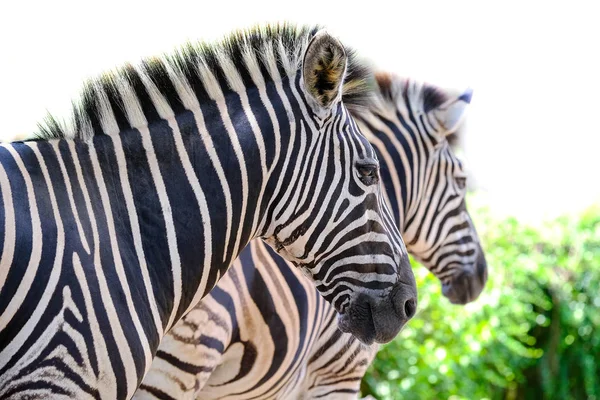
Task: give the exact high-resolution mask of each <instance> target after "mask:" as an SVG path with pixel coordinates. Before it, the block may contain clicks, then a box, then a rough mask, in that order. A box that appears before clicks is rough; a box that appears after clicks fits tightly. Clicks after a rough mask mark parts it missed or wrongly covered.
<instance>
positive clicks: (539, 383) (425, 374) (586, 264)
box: [362, 207, 600, 400]
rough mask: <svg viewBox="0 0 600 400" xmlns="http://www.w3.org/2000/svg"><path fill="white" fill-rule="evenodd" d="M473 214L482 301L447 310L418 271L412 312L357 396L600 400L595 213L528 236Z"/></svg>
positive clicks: (599, 256) (599, 241)
mask: <svg viewBox="0 0 600 400" xmlns="http://www.w3.org/2000/svg"><path fill="white" fill-rule="evenodd" d="M472 213H473V214H474V217H475V223H476V226H477V228H478V230H479V233H480V236H481V239H482V243H483V246H484V249H485V251H486V258H487V262H488V267H489V278H488V283H487V286H486V289H485V290H484V293H482V295H481V297H480V298H479V299H478V300H477V301H476V302H475V303H472V304H469V305H467V306H465V307H460V306H453V305H451V304H450V303H449V302H448V301H447V300H446V299H445V298H444V297H443V296H442V294H441V289H440V287H439V283H438V281H437V280H436V279H435V278H434V277H433V276H431V274H428V273H427V271H426V270H425V268H423V267H420V266H417V268H415V273H416V275H417V283H418V285H419V310H420V311H419V312H418V314H417V316H416V317H415V318H414V319H413V320H412V321H411V322H410V323H409V325H408V326H407V327H406V328H405V329H404V331H403V332H402V333H401V334H400V335H399V337H398V338H397V339H396V340H395V341H394V342H392V343H390V344H388V345H386V346H383V347H382V349H381V350H380V352H379V354H378V356H377V359H376V360H375V361H374V363H373V365H372V366H371V368H370V369H369V371H368V373H367V375H366V376H365V378H364V380H363V384H362V393H363V395H368V394H370V395H372V396H374V397H375V398H377V399H382V400H383V399H419V400H420V399H453V400H455V399H469V400H470V399H540V398H547V399H590V400H592V399H599V400H600V328H599V327H600V207H594V208H591V209H589V210H587V211H586V212H584V213H582V214H581V215H578V216H569V217H562V218H558V219H556V220H553V221H551V222H548V223H545V224H543V225H541V226H538V227H535V228H534V227H530V226H523V225H521V224H519V223H518V221H517V220H516V219H514V218H509V219H505V220H498V219H494V218H493V217H491V214H490V213H489V211H487V210H486V209H484V208H481V207H478V208H476V210H474V212H473V211H472Z"/></svg>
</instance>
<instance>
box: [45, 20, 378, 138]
mask: <svg viewBox="0 0 600 400" xmlns="http://www.w3.org/2000/svg"><path fill="white" fill-rule="evenodd" d="M319 29H320V27H319V26H307V25H303V26H296V25H294V24H289V23H283V24H275V25H264V26H255V27H253V28H249V29H246V30H238V31H235V32H233V33H231V34H230V35H228V36H226V37H225V38H223V39H222V40H221V41H219V42H215V43H205V42H197V43H191V42H189V43H187V44H185V45H183V46H180V47H179V48H177V49H175V50H174V51H173V52H171V53H170V54H164V55H162V56H160V57H151V58H147V59H145V60H143V61H142V62H141V63H140V65H139V66H131V65H124V66H122V67H120V68H116V69H114V70H112V71H111V72H108V73H104V74H102V75H100V76H99V77H96V78H93V79H90V80H88V81H87V82H86V83H85V84H84V86H83V89H82V91H81V95H80V96H79V99H78V100H76V101H75V102H74V103H73V104H74V105H73V111H72V114H73V115H72V120H71V121H70V123H69V124H67V125H65V124H63V123H61V122H59V120H58V119H56V118H54V117H53V116H50V115H49V116H48V117H47V119H46V121H44V122H43V123H42V124H40V126H39V132H38V133H37V135H36V136H37V137H38V138H40V139H54V138H77V139H83V140H88V139H91V137H92V136H93V135H95V134H97V133H98V132H102V128H103V126H104V125H106V123H105V121H103V119H102V118H103V116H105V115H106V114H107V112H106V111H107V110H106V108H107V106H109V107H111V108H112V109H113V110H114V109H116V108H122V107H123V105H124V104H125V103H127V102H131V100H132V98H133V97H136V101H135V103H139V105H140V106H141V108H142V109H146V108H145V107H144V106H145V105H149V106H150V108H156V107H155V105H156V101H157V99H158V97H159V96H160V97H162V98H163V99H162V101H159V104H163V105H164V104H168V105H169V106H170V107H171V108H173V110H174V112H175V113H177V111H178V109H180V110H181V109H185V108H186V106H189V104H190V103H194V102H195V101H196V100H197V102H199V103H202V102H203V101H208V100H211V99H212V100H214V98H215V97H216V96H217V97H218V96H222V95H223V94H224V93H227V91H239V90H243V89H244V88H246V87H251V86H257V85H264V84H265V83H266V82H273V81H275V82H276V81H280V80H282V79H283V78H285V77H292V76H294V75H296V74H297V73H298V71H299V69H300V68H301V64H302V59H303V54H304V52H305V49H306V46H307V45H308V43H309V41H310V39H311V38H312V37H313V36H314V35H315V34H316V33H317V31H318V30H319ZM346 54H347V55H348V68H347V75H346V78H345V80H344V86H343V88H342V93H343V95H344V100H345V101H348V102H349V103H350V104H352V105H360V104H364V103H365V99H367V98H369V97H370V95H371V93H370V91H371V88H372V87H373V85H372V83H373V82H374V80H373V78H372V75H371V69H370V67H369V66H368V65H367V64H366V63H365V62H364V61H362V60H359V58H358V57H356V55H355V52H354V51H353V50H352V49H349V48H346ZM182 84H183V86H185V87H184V89H186V90H185V91H186V93H187V94H188V95H189V94H191V93H193V95H194V96H195V97H196V98H195V99H194V101H189V99H182V98H181V93H182V89H181V88H182ZM189 88H193V90H188V89H189ZM124 96H125V97H126V98H127V99H125V98H124ZM161 108H164V107H161ZM157 111H160V110H157ZM155 114H156V115H155V116H152V114H150V115H146V123H147V124H150V123H152V122H153V118H156V119H160V118H161V117H162V116H164V113H161V112H157V113H155ZM126 117H127V115H125V116H124V117H123V118H122V119H121V120H119V121H118V122H119V126H121V127H126V128H129V127H131V128H137V127H138V126H136V124H137V123H139V121H140V119H138V118H135V119H133V120H131V119H128V118H126ZM97 121H100V122H98V126H96V125H95V124H96V122H97ZM91 125H93V126H91ZM111 126H114V124H111Z"/></svg>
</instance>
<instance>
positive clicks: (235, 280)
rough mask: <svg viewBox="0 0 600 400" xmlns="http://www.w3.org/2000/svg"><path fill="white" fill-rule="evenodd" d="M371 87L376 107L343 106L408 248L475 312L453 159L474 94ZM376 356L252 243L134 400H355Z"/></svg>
mask: <svg viewBox="0 0 600 400" xmlns="http://www.w3.org/2000/svg"><path fill="white" fill-rule="evenodd" d="M375 82H376V86H375V89H374V96H372V98H371V99H370V104H368V105H364V104H362V105H359V107H357V105H356V104H354V107H352V106H353V103H352V99H345V100H344V101H345V103H346V105H347V106H348V107H349V108H350V110H351V112H352V113H353V116H354V118H355V120H356V121H357V123H358V125H359V127H360V129H361V131H362V132H363V133H364V134H365V135H366V137H367V138H368V139H369V141H370V142H371V144H373V146H374V148H375V150H376V152H377V156H378V158H379V159H380V162H381V170H380V174H381V179H382V182H383V183H384V187H385V188H386V198H387V202H388V203H389V205H390V207H391V209H392V210H393V212H394V219H395V221H396V222H397V224H398V227H399V228H400V232H401V234H402V236H403V238H404V239H405V240H406V243H407V248H408V250H409V252H411V253H412V254H413V256H415V258H417V259H418V260H420V262H421V263H422V264H424V265H425V266H426V267H427V268H428V269H429V270H430V271H431V272H433V273H434V274H435V276H436V277H437V278H438V279H439V280H440V282H441V283H442V291H443V294H444V295H445V296H446V297H447V298H448V299H449V300H450V301H451V302H452V303H457V304H465V303H468V302H471V301H474V300H475V299H476V298H477V297H478V296H479V294H480V292H481V291H482V290H483V288H484V286H485V283H486V280H487V264H486V261H485V256H484V253H483V251H482V248H481V246H480V244H479V239H478V235H477V232H476V230H475V227H474V225H473V223H472V221H471V217H470V216H469V213H468V212H467V209H466V206H465V194H466V185H465V184H466V171H465V170H464V167H463V165H462V163H461V162H460V161H459V159H458V158H457V157H456V155H455V154H454V152H453V151H452V147H454V146H455V144H456V142H457V140H458V138H459V134H460V131H459V130H458V128H459V127H460V122H461V117H462V116H463V114H464V111H465V110H466V107H467V105H468V104H469V103H470V100H471V92H470V91H468V90H467V91H465V92H455V91H450V90H444V89H442V88H440V87H437V86H434V85H431V84H426V83H422V82H418V81H415V80H413V79H404V78H401V77H399V76H396V75H392V74H388V73H378V74H377V75H376V80H375ZM347 100H349V101H347ZM377 348H378V347H377V346H375V345H372V346H365V345H363V344H362V343H360V341H358V340H356V338H354V337H353V336H352V335H349V334H347V333H342V332H341V331H340V330H339V329H338V328H337V326H336V324H335V309H334V308H333V307H331V305H329V304H328V303H327V302H326V301H324V300H323V299H322V298H321V296H319V294H318V292H317V291H316V290H315V289H314V288H313V287H312V286H311V285H310V281H309V280H307V279H306V278H304V277H303V276H302V275H301V274H300V273H299V272H298V271H297V269H296V268H294V266H293V265H291V264H289V263H287V262H285V261H284V260H283V259H281V257H278V256H277V254H276V253H275V252H274V251H273V250H272V249H270V248H268V247H267V246H265V245H264V244H263V243H261V242H260V241H253V242H251V244H250V245H249V246H248V247H247V248H246V249H245V250H244V251H243V252H242V253H241V254H240V257H239V258H238V259H237V260H236V261H235V262H234V265H233V266H232V268H231V269H230V270H229V271H228V273H227V275H226V276H225V277H224V278H223V279H222V280H221V281H220V282H219V285H218V286H217V287H216V289H215V290H214V291H212V292H211V293H210V295H209V296H208V297H206V298H205V299H203V301H202V302H201V303H200V304H199V305H198V306H197V307H196V308H195V309H194V310H192V311H191V312H190V313H189V314H188V315H186V317H185V318H183V319H182V320H181V321H180V322H179V323H178V324H177V325H176V326H175V327H174V328H173V329H172V330H171V331H170V332H169V333H168V334H167V336H166V338H165V340H164V341H163V342H162V344H161V346H160V348H159V350H158V353H157V357H156V358H155V359H154V361H153V364H152V367H151V369H150V372H149V373H148V375H146V377H145V379H144V381H143V382H142V385H141V386H140V389H139V390H138V392H137V393H136V396H135V398H138V399H148V398H159V399H190V398H198V399H273V398H278V399H315V398H327V399H329V398H335V399H337V398H340V399H342V398H356V396H357V393H358V391H359V387H360V381H361V379H362V377H363V376H364V373H365V371H366V369H367V367H368V366H369V364H370V363H371V361H372V359H373V358H374V356H375V354H376V352H377Z"/></svg>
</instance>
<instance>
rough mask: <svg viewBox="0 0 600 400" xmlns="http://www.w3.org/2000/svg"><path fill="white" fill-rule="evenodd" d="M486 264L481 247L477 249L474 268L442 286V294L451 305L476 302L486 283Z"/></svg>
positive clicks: (466, 270) (464, 271)
mask: <svg viewBox="0 0 600 400" xmlns="http://www.w3.org/2000/svg"><path fill="white" fill-rule="evenodd" d="M487 277H488V271H487V262H486V261H485V256H484V255H483V250H482V249H481V246H479V248H478V255H477V261H476V262H475V266H474V268H473V267H472V268H468V269H465V270H463V271H462V272H461V273H460V274H459V275H458V276H457V277H455V278H453V279H452V280H451V281H450V282H447V283H443V284H442V294H443V295H444V296H445V297H446V298H447V299H448V300H449V301H450V303H452V304H460V305H464V304H467V303H470V302H472V301H475V300H477V298H478V297H479V295H480V294H481V292H482V291H483V289H484V288H485V284H486V282H487Z"/></svg>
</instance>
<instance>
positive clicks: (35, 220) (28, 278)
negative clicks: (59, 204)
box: [0, 144, 42, 365]
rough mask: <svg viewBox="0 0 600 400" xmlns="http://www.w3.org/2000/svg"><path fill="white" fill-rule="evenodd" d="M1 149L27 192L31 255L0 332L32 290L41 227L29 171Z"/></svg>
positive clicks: (2, 360) (3, 360)
mask: <svg viewBox="0 0 600 400" xmlns="http://www.w3.org/2000/svg"><path fill="white" fill-rule="evenodd" d="M3 147H4V148H5V149H6V150H7V151H8V152H9V153H10V155H11V156H12V157H13V159H14V160H15V163H16V164H17V167H18V168H19V172H20V173H21V175H22V177H23V180H24V181H25V188H26V190H27V198H28V201H29V210H30V215H31V254H30V257H29V264H28V265H27V268H26V269H25V273H24V274H23V278H22V279H21V282H20V283H19V287H18V288H17V290H16V292H15V296H14V297H13V298H12V299H11V300H10V303H8V306H7V307H6V309H5V310H4V313H3V314H2V318H1V319H0V331H2V330H4V329H5V328H6V326H7V325H8V323H9V322H10V321H11V320H12V318H13V317H14V315H15V313H16V312H17V310H18V309H19V308H20V307H21V304H22V302H23V301H24V300H25V297H26V296H27V294H28V293H29V290H30V289H31V288H32V283H33V279H34V278H35V275H36V273H37V270H38V267H39V266H40V261H41V258H42V226H41V221H40V215H39V211H38V206H37V200H36V198H35V192H34V188H33V182H32V180H31V177H30V176H29V171H28V170H27V168H26V167H25V164H24V163H23V161H22V160H21V156H20V155H19V153H17V151H16V150H15V149H14V148H13V146H12V145H10V144H7V145H3ZM13 343H14V339H13ZM9 347H10V346H9ZM7 351H8V347H7V348H6V349H4V351H3V352H2V353H0V365H4V363H6V362H7V361H8V357H5V354H6V352H7Z"/></svg>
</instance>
